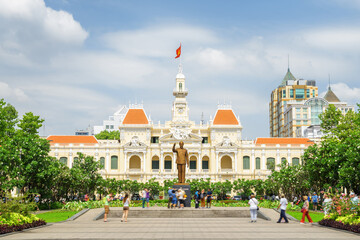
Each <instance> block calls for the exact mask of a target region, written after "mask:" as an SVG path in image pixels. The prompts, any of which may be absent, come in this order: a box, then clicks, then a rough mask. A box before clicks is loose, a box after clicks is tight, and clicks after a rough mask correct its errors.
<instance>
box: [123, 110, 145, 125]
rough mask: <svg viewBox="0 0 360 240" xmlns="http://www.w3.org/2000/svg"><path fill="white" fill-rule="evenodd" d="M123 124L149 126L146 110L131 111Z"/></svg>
mask: <svg viewBox="0 0 360 240" xmlns="http://www.w3.org/2000/svg"><path fill="white" fill-rule="evenodd" d="M123 124H149V120H148V119H147V117H146V114H145V111H144V109H129V110H128V112H127V113H126V116H125V118H124V121H123Z"/></svg>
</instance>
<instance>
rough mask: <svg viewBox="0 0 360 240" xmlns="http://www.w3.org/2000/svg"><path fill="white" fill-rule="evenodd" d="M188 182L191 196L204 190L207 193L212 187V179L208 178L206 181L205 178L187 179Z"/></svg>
mask: <svg viewBox="0 0 360 240" xmlns="http://www.w3.org/2000/svg"><path fill="white" fill-rule="evenodd" d="M186 182H187V183H189V184H190V185H191V195H194V194H195V192H196V190H199V191H201V190H202V189H204V190H205V191H207V190H208V189H209V188H210V186H211V184H210V178H207V179H206V180H204V179H203V178H200V179H192V180H190V179H187V180H186Z"/></svg>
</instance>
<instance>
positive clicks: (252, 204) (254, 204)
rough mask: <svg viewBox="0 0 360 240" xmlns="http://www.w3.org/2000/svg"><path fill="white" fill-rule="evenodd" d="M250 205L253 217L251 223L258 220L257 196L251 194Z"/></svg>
mask: <svg viewBox="0 0 360 240" xmlns="http://www.w3.org/2000/svg"><path fill="white" fill-rule="evenodd" d="M248 203H249V205H250V216H251V222H256V218H257V211H258V206H257V205H258V204H259V202H258V200H256V198H255V195H254V194H251V196H250V200H249V202H248Z"/></svg>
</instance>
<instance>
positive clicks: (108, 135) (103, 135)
mask: <svg viewBox="0 0 360 240" xmlns="http://www.w3.org/2000/svg"><path fill="white" fill-rule="evenodd" d="M95 137H96V138H97V139H99V140H106V139H108V140H120V131H111V132H109V131H106V130H104V131H101V132H100V133H98V134H96V135H95Z"/></svg>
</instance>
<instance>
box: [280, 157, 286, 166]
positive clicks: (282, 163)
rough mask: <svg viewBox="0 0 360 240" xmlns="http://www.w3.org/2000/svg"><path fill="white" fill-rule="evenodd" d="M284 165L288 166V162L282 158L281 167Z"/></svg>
mask: <svg viewBox="0 0 360 240" xmlns="http://www.w3.org/2000/svg"><path fill="white" fill-rule="evenodd" d="M283 165H285V166H286V165H287V160H286V158H284V157H283V158H281V166H283Z"/></svg>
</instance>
